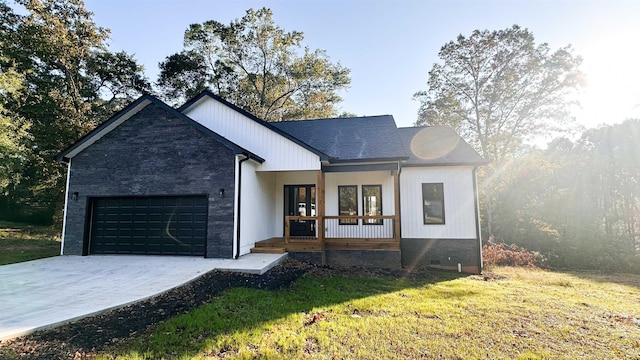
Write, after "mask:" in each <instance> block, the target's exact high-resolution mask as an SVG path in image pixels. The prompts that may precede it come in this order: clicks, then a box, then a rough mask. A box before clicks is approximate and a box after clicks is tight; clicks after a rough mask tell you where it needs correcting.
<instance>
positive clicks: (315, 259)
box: [288, 251, 323, 265]
mask: <svg viewBox="0 0 640 360" xmlns="http://www.w3.org/2000/svg"><path fill="white" fill-rule="evenodd" d="M288 254H289V257H290V258H292V259H295V260H298V261H303V262H306V263H309V264H313V265H323V263H322V251H296V252H289V253H288Z"/></svg>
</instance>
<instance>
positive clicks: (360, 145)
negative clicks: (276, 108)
mask: <svg viewBox="0 0 640 360" xmlns="http://www.w3.org/2000/svg"><path fill="white" fill-rule="evenodd" d="M272 124H273V126H275V127H277V128H278V129H280V130H282V131H284V132H287V133H289V134H291V135H292V136H294V137H296V138H297V139H299V140H301V141H303V142H305V143H307V144H309V145H310V146H312V147H314V148H316V149H318V150H320V151H322V152H323V153H325V154H327V155H328V156H329V157H330V158H331V162H336V161H341V160H342V161H347V160H351V161H354V160H355V161H358V160H361V161H364V160H382V159H395V160H398V159H406V158H408V156H409V155H408V154H407V152H406V150H405V146H403V144H402V143H401V142H400V139H399V138H398V136H397V131H398V128H397V127H396V122H395V120H394V119H393V116H391V115H382V116H367V117H355V118H337V119H315V120H304V121H283V122H278V123H272Z"/></svg>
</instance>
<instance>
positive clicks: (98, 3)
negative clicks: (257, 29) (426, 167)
mask: <svg viewBox="0 0 640 360" xmlns="http://www.w3.org/2000/svg"><path fill="white" fill-rule="evenodd" d="M85 5H86V8H87V9H88V10H89V11H92V12H93V13H94V21H95V22H96V23H97V24H98V25H99V26H102V27H105V28H108V29H110V30H111V40H110V42H109V44H110V48H111V50H113V51H120V50H124V51H126V52H128V53H130V54H133V55H134V56H135V58H136V59H137V60H138V62H139V63H141V64H142V65H144V67H145V72H146V75H147V77H148V78H149V79H150V80H152V81H155V80H156V78H157V75H158V71H159V70H158V63H159V62H161V61H163V60H164V58H165V57H166V56H168V55H171V54H174V53H176V52H179V51H180V50H182V48H183V47H182V40H183V35H184V31H185V30H186V29H187V27H188V26H189V24H192V23H202V22H204V21H207V20H216V21H218V22H221V23H224V24H228V23H229V22H230V21H232V20H234V19H237V18H240V17H242V16H243V15H244V14H245V12H246V10H247V9H249V8H254V9H258V8H260V7H269V8H271V9H272V10H273V13H274V21H275V23H276V24H277V25H278V26H280V27H281V28H283V29H284V30H286V31H292V30H296V31H302V32H303V33H304V37H305V39H304V43H303V44H304V45H305V46H308V47H309V48H310V49H312V50H313V49H322V50H326V52H327V55H328V56H329V58H330V59H331V61H333V62H339V63H340V64H341V65H343V66H345V67H347V68H349V69H351V86H350V88H349V89H348V90H346V91H344V92H341V93H340V95H341V96H342V97H343V99H344V101H343V102H342V104H341V106H340V109H339V110H340V112H342V111H347V112H350V113H355V114H357V115H359V116H364V115H383V114H391V115H393V116H394V118H395V120H396V123H397V124H398V125H399V126H411V125H412V124H413V123H414V122H415V121H416V119H417V113H418V107H419V102H418V101H417V100H413V94H414V93H415V92H417V91H420V90H426V89H427V74H428V72H429V70H430V69H431V67H432V66H433V64H434V63H436V62H438V61H439V59H438V51H439V50H440V48H441V47H442V45H444V44H445V43H447V42H449V41H451V40H454V39H455V38H456V37H457V36H458V35H459V34H463V35H470V34H471V32H472V31H473V30H475V29H481V30H484V29H488V30H501V29H506V28H508V27H510V26H512V25H514V24H517V25H520V26H521V27H524V28H528V29H529V30H531V32H532V33H533V34H534V36H535V38H536V42H538V43H542V42H545V43H548V44H549V45H550V47H551V49H552V50H555V49H558V48H560V47H564V46H566V45H572V47H573V49H574V53H575V54H577V55H580V56H582V57H583V59H584V62H583V65H582V71H583V72H584V73H585V74H586V76H587V81H588V83H587V86H586V88H584V89H583V91H582V92H581V94H580V96H579V101H580V102H581V106H580V107H579V108H578V107H576V108H574V109H573V112H572V114H573V115H574V116H575V117H576V120H577V121H578V123H579V124H581V125H583V126H584V127H586V128H591V127H595V126H596V125H598V124H614V123H619V122H621V121H623V120H624V119H626V118H631V117H640V66H638V65H637V64H638V63H639V62H640V39H639V37H640V21H638V19H640V1H637V0H628V1H621V0H608V1H606V0H600V1H595V0H594V1H577V0H575V1H563V0H558V1H550V0H549V1H518V0H511V1H506V0H494V1H490V0H473V1H463V0H453V1H444V0H438V1H436V0H433V1H431V0H396V1H391V0H369V1H365V0H322V1H321V0H274V1H250V0H235V1H234V0H226V1H219V0H208V1H207V0H180V1H178V0H135V1H134V0H108V1H105V0H85Z"/></svg>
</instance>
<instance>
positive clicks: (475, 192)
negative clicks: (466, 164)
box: [472, 166, 482, 274]
mask: <svg viewBox="0 0 640 360" xmlns="http://www.w3.org/2000/svg"><path fill="white" fill-rule="evenodd" d="M477 170H478V167H477V166H474V167H473V171H472V174H473V203H474V205H475V206H474V210H475V214H476V238H477V239H478V274H481V273H482V237H481V236H480V208H479V207H478V177H477V175H476V171H477Z"/></svg>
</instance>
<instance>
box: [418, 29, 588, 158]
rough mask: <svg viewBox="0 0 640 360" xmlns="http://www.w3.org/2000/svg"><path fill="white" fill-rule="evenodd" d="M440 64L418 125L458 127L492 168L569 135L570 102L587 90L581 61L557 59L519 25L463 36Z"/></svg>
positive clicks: (559, 53)
mask: <svg viewBox="0 0 640 360" xmlns="http://www.w3.org/2000/svg"><path fill="white" fill-rule="evenodd" d="M438 56H439V57H440V59H441V60H442V61H443V63H442V64H434V65H433V68H432V69H431V71H429V80H428V86H429V88H428V90H426V91H420V92H417V93H416V94H415V95H414V97H415V98H416V99H419V100H420V102H421V106H420V109H419V112H418V121H417V124H418V125H424V124H428V125H436V124H445V125H449V126H451V127H453V128H454V129H456V130H457V131H459V132H460V133H461V134H462V135H463V136H464V137H465V138H466V139H467V140H468V141H469V142H470V143H471V144H472V145H474V146H475V147H476V148H477V149H478V150H479V151H480V152H481V154H482V155H483V156H484V157H485V158H486V159H487V160H489V161H495V160H498V161H499V160H502V159H505V158H508V157H510V156H512V155H514V154H517V152H518V151H519V150H520V149H521V147H522V145H523V144H524V142H525V141H526V140H529V139H531V138H532V137H535V136H541V135H544V134H546V133H549V132H552V131H555V130H566V129H567V126H568V125H569V122H570V120H571V119H569V117H568V105H569V104H571V97H570V95H571V94H572V93H573V92H574V90H576V89H577V88H579V87H580V86H581V85H582V83H583V75H582V73H581V72H580V71H579V69H578V67H579V65H580V64H581V62H582V59H581V58H580V57H578V56H574V55H573V54H572V50H571V47H570V46H567V47H564V48H561V49H559V50H556V51H555V52H551V50H550V48H549V45H547V44H545V43H543V44H539V45H536V43H535V39H534V36H533V34H532V33H531V32H530V31H529V30H527V29H522V28H520V27H519V26H517V25H514V26H512V27H511V28H508V29H505V30H499V31H488V30H484V31H480V30H475V31H474V32H473V33H472V34H471V36H469V37H465V36H463V35H459V36H458V38H457V39H456V41H451V42H449V43H447V44H445V45H444V46H443V47H442V48H441V49H440V52H439V54H438Z"/></svg>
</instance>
